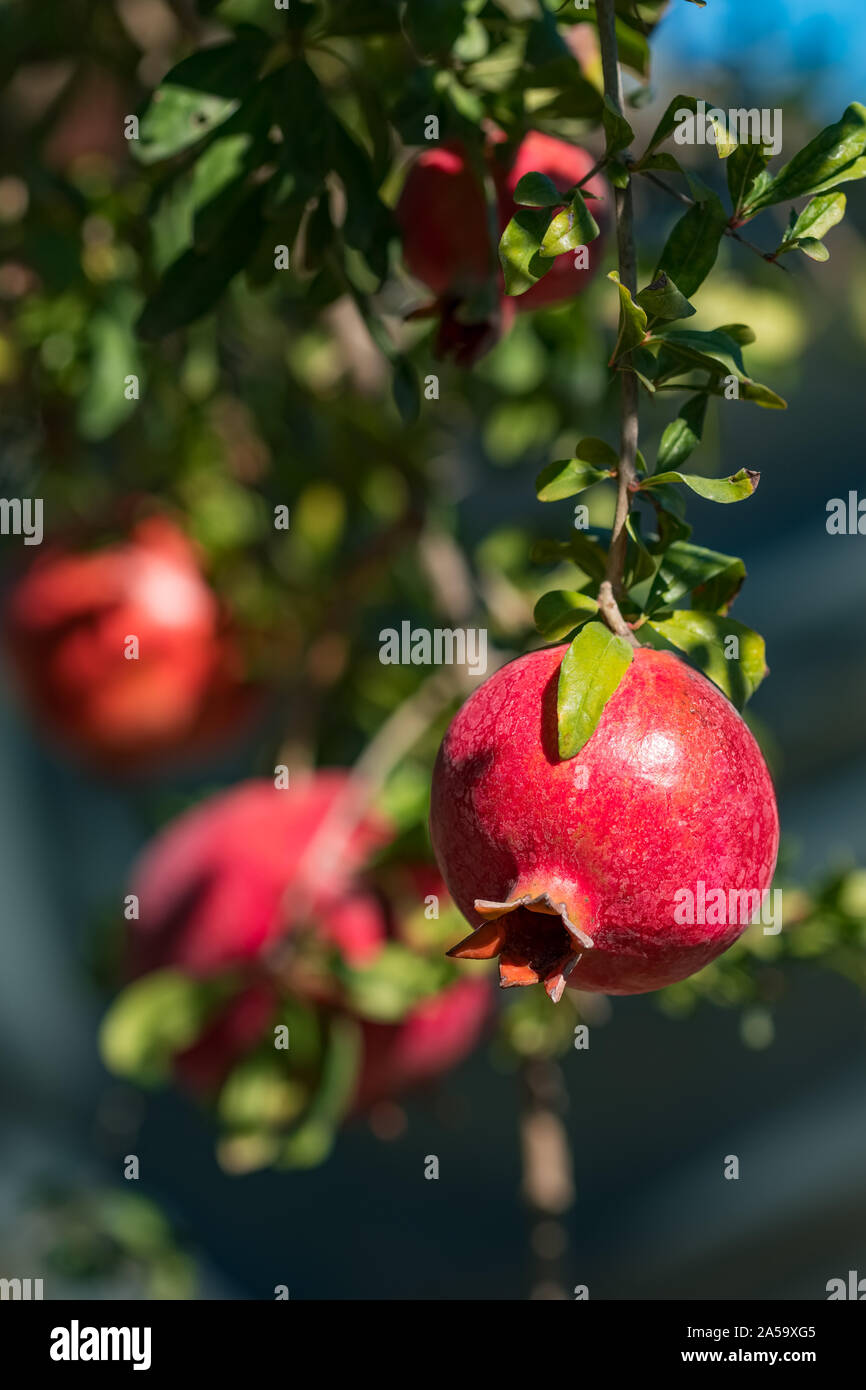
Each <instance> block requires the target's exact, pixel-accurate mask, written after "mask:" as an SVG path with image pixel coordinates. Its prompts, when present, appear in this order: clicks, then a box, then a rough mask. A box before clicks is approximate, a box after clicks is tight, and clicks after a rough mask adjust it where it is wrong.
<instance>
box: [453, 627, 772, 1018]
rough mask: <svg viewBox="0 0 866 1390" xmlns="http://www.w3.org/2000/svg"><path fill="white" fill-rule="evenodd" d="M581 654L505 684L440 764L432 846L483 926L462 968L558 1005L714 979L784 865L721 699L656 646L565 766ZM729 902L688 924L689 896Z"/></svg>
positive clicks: (767, 800) (747, 756) (755, 752)
mask: <svg viewBox="0 0 866 1390" xmlns="http://www.w3.org/2000/svg"><path fill="white" fill-rule="evenodd" d="M567 650H568V648H567V646H558V647H551V648H546V649H544V650H542V651H536V652H531V653H530V654H529V655H527V656H523V657H520V658H518V659H517V660H516V661H513V662H511V663H510V664H509V665H507V666H505V667H503V668H502V669H500V670H499V671H497V672H496V674H495V675H493V676H492V677H491V678H490V679H489V680H488V681H486V682H485V684H484V685H482V686H481V687H480V688H479V689H478V690H477V691H475V693H474V694H473V695H472V696H471V697H470V698H469V699H468V700H467V701H466V703H465V704H464V705H463V707H462V708H461V709H460V710H459V711H458V713H457V715H456V716H455V718H454V720H453V721H452V723H451V725H450V727H449V729H448V731H447V733H446V735H445V738H444V740H443V743H442V746H441V748H440V750H439V755H438V759H437V762H436V768H435V772H434V777H433V789H432V804H431V831H432V836H433V844H434V848H435V850H436V856H437V859H438V862H439V866H440V868H441V869H442V873H443V875H444V877H445V880H446V883H447V885H448V888H449V890H450V892H451V894H452V896H453V898H454V900H455V901H456V903H457V905H458V907H459V908H460V910H461V911H462V912H463V914H464V915H465V917H466V918H467V920H468V921H469V922H470V923H471V924H472V925H473V927H475V928H476V930H475V931H474V932H473V933H472V934H470V936H469V937H467V938H466V940H465V941H463V942H461V943H460V944H459V945H457V946H456V947H454V948H453V949H452V951H451V952H449V954H451V955H453V956H457V957H469V958H473V959H476V958H487V957H492V956H495V955H498V956H499V962H500V965H499V968H500V980H501V983H502V984H503V985H504V986H509V985H524V984H532V983H534V982H536V981H541V982H543V984H544V986H545V988H546V990H547V992H548V994H550V995H551V997H552V998H554V999H559V998H560V997H561V995H562V992H563V990H564V988H565V985H566V983H568V984H569V985H571V986H573V987H575V988H577V989H582V990H590V991H593V990H595V991H604V992H606V993H609V994H639V993H642V992H644V991H646V990H653V989H659V988H661V987H662V986H664V985H669V984H672V983H673V982H674V981H676V980H682V979H684V978H685V977H686V976H687V975H690V974H692V973H693V972H694V971H695V970H699V969H700V968H701V966H703V965H706V964H707V962H708V961H711V960H713V958H714V957H715V956H717V955H719V954H720V953H721V952H722V951H724V950H725V949H726V948H727V947H728V946H730V945H731V943H732V942H733V941H734V940H735V939H736V938H737V937H738V936H739V935H740V933H741V931H742V930H743V928H744V927H745V926H746V925H747V923H748V921H749V920H750V917H751V911H744V910H743V909H744V907H745V903H746V901H748V903H749V904H750V907H751V910H753V904H754V898H753V896H752V895H753V894H754V893H755V892H757V893H758V894H761V893H763V890H764V889H765V888H766V887H767V886H768V885H769V883H770V881H771V878H772V875H773V870H774V867H775V863H776V853H777V849H778V838H779V825H778V816H777V812H776V802H775V797H774V794H773V786H772V783H771V780H770V775H769V772H768V771H767V767H766V765H765V763H764V760H763V758H762V756H761V753H760V751H759V749H758V746H757V744H756V743H755V740H754V739H753V737H752V735H751V733H750V732H749V730H748V728H747V727H746V725H745V723H744V722H743V720H742V719H741V717H740V715H739V714H738V713H737V711H736V710H735V709H734V707H733V705H731V704H730V703H729V702H728V700H727V699H726V698H725V697H724V696H723V695H722V694H721V692H720V691H719V690H718V689H717V687H716V686H714V685H712V684H711V683H710V682H709V681H708V680H706V679H705V678H704V677H703V676H702V675H700V674H699V673H698V672H697V671H694V670H693V669H691V668H690V667H689V666H687V665H686V664H685V663H684V662H682V661H680V660H679V659H678V658H677V657H676V656H673V655H672V654H670V653H668V652H659V651H655V650H653V649H651V648H648V647H641V648H639V649H638V650H637V651H636V652H635V656H634V659H633V661H632V662H631V664H630V666H629V667H628V670H627V671H626V673H625V675H624V677H623V679H622V681H621V682H620V685H619V686H618V688H617V689H616V691H615V692H614V694H613V696H612V697H611V698H610V700H609V701H608V703H607V704H606V706H605V708H604V711H603V713H602V716H601V720H600V721H599V724H598V726H597V728H596V729H595V732H594V733H593V734H592V737H591V738H590V739H589V741H588V742H587V743H586V744H585V745H584V747H583V748H582V749H581V751H580V752H579V753H578V754H577V756H576V757H574V758H570V759H567V760H561V759H560V757H559V755H558V740H557V686H558V678H559V668H560V664H561V662H562V658H563V656H564V654H565V652H566V651H567ZM719 889H721V890H723V894H724V896H725V910H724V911H720V910H719V909H718V905H717V906H716V910H707V911H706V912H702V911H701V910H700V906H699V909H698V910H697V911H696V912H692V913H691V914H690V913H689V912H688V911H687V910H685V911H684V910H683V904H684V903H686V902H687V895H688V894H689V893H691V894H693V895H694V897H695V900H696V901H697V902H698V903H699V904H700V902H701V895H702V893H705V894H706V897H707V900H708V901H709V896H710V891H711V890H719ZM731 902H733V907H734V909H735V910H734V911H730V910H728V905H729V903H731ZM716 904H718V899H716ZM732 916H733V917H734V919H735V920H733V921H732V920H730V919H731V917H732ZM689 917H691V921H689V920H682V919H684V918H685V919H688V918H689ZM702 918H703V919H705V920H701V919H702ZM720 918H721V920H719V919H720ZM741 918H742V920H741Z"/></svg>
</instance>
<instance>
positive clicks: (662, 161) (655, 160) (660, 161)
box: [632, 150, 686, 178]
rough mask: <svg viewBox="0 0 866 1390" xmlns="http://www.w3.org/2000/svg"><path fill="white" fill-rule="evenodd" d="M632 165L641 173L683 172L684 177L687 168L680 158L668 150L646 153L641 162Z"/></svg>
mask: <svg viewBox="0 0 866 1390" xmlns="http://www.w3.org/2000/svg"><path fill="white" fill-rule="evenodd" d="M632 167H633V168H634V169H635V170H636V172H637V173H640V174H646V173H654V172H655V173H665V174H681V175H682V176H683V178H685V177H686V173H685V170H684V169H683V167H682V165H681V164H680V162H679V160H678V159H677V158H676V157H675V156H674V155H672V154H668V152H667V151H666V150H662V151H659V152H658V153H657V154H648V155H644V157H643V159H642V160H641V161H640V163H639V164H635V165H633V166H632Z"/></svg>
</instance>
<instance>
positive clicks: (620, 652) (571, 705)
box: [557, 623, 634, 759]
mask: <svg viewBox="0 0 866 1390" xmlns="http://www.w3.org/2000/svg"><path fill="white" fill-rule="evenodd" d="M633 655H634V648H633V647H632V646H631V645H630V643H628V642H627V641H626V640H625V638H624V637H617V636H616V634H615V633H613V632H611V631H610V629H609V628H607V627H605V625H604V623H587V624H586V626H585V627H584V628H582V629H581V631H580V632H579V633H578V634H577V636H576V637H575V639H574V641H573V642H572V644H571V646H570V647H569V649H568V651H567V652H566V653H565V656H564V657H563V659H562V665H561V666H560V668H559V689H558V695H557V721H558V727H559V756H560V758H562V759H566V758H573V757H574V756H575V755H576V754H577V753H579V752H580V750H581V748H583V746H584V744H586V743H588V742H589V740H590V739H591V738H592V735H593V734H594V733H595V730H596V728H597V727H598V722H599V720H600V719H601V716H602V714H603V713H604V707H605V705H606V704H607V702H608V700H609V699H610V697H611V695H613V693H614V691H615V690H616V689H617V686H618V685H619V683H620V681H621V680H622V678H623V676H624V675H625V673H626V671H627V670H628V668H629V666H630V665H631V659H632V657H633Z"/></svg>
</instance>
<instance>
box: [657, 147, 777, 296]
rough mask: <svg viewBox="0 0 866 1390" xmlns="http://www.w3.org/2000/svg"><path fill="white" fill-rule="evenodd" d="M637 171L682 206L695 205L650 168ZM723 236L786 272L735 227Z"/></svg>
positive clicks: (772, 256) (769, 254)
mask: <svg viewBox="0 0 866 1390" xmlns="http://www.w3.org/2000/svg"><path fill="white" fill-rule="evenodd" d="M637 172H638V173H639V174H641V175H642V176H643V177H644V178H645V179H648V180H649V182H650V183H654V184H655V186H656V188H660V189H661V190H662V192H663V193H667V195H668V197H669V198H676V200H677V202H678V203H682V204H683V206H684V207H687V208H693V207H694V206H695V200H694V198H690V197H689V195H688V194H687V193H680V191H679V189H677V188H671V186H670V184H669V183H665V181H664V179H660V178H659V176H658V174H654V173H653V171H652V170H651V169H638V170H637ZM725 236H729V237H731V239H732V240H733V241H738V242H739V243H740V245H741V246H745V247H747V248H748V250H749V251H754V253H755V255H756V256H760V258H761V260H762V261H768V262H769V263H770V265H777V266H778V267H779V269H780V270H784V271H785V273H786V274H787V272H788V267H787V266H786V265H782V262H781V261H777V260H776V257H775V255H774V254H773V252H772V251H762V250H761V248H760V246H756V245H755V243H754V242H753V241H749V240H748V238H747V237H744V236H742V235H741V233H740V232H738V231H737V230H736V228H735V227H726V228H725Z"/></svg>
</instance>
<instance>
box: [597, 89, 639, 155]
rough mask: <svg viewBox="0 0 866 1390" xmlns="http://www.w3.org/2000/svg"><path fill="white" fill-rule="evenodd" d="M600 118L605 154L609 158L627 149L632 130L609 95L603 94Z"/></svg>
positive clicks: (632, 135)
mask: <svg viewBox="0 0 866 1390" xmlns="http://www.w3.org/2000/svg"><path fill="white" fill-rule="evenodd" d="M601 118H602V123H603V125H604V131H605V135H606V136H607V144H606V146H605V154H606V155H607V157H608V159H610V158H612V157H613V156H614V155H618V154H620V153H621V151H622V150H627V149H628V147H629V145H630V144H631V143H632V141H633V140H634V131H633V130H632V128H631V126H630V125H629V123H628V121H627V120H626V118H625V116H623V115H622V113H621V112H619V111H618V110H617V108H616V106H615V105H614V103H613V102H612V101H611V99H610V97H609V96H605V99H604V110H603V111H602V113H601Z"/></svg>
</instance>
